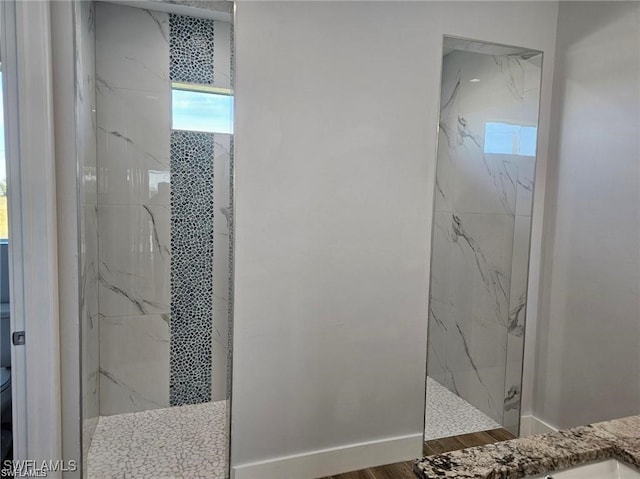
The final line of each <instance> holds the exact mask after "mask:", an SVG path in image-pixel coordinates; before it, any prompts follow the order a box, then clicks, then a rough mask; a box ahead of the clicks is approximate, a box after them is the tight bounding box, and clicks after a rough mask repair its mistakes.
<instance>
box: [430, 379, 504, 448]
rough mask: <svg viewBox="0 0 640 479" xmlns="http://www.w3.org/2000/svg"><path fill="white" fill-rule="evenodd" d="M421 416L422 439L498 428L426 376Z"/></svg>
mask: <svg viewBox="0 0 640 479" xmlns="http://www.w3.org/2000/svg"><path fill="white" fill-rule="evenodd" d="M425 417H426V420H425V426H424V430H425V431H424V440H425V441H430V440H431V439H440V438H443V437H451V436H457V435H459V434H468V433H471V432H478V431H488V430H490V429H497V428H500V427H502V426H501V425H500V424H498V423H497V422H495V421H494V420H493V419H491V418H490V417H489V416H487V415H486V414H484V413H483V412H482V411H480V410H479V409H476V408H475V407H473V406H472V405H471V404H469V403H468V402H467V401H465V400H464V399H462V398H461V397H459V396H458V395H456V394H455V393H452V392H451V391H449V390H448V389H447V388H446V387H444V386H442V385H441V384H440V383H439V382H437V381H436V380H434V379H431V378H430V377H427V411H426V415H425Z"/></svg>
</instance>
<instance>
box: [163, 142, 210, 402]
mask: <svg viewBox="0 0 640 479" xmlns="http://www.w3.org/2000/svg"><path fill="white" fill-rule="evenodd" d="M213 148H214V135H213V134H212V133H202V132H193V131H173V132H172V133H171V341H170V360H169V364H170V381H169V382H170V385H169V388H170V389H169V404H170V405H172V406H180V405H184V404H197V403H201V402H206V401H210V400H211V374H212V366H211V340H212V336H211V335H212V327H213V325H212V320H213Z"/></svg>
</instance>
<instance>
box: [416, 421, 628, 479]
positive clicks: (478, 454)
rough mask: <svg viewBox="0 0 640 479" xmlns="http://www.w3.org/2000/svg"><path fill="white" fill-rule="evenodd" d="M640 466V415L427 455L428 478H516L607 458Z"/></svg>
mask: <svg viewBox="0 0 640 479" xmlns="http://www.w3.org/2000/svg"><path fill="white" fill-rule="evenodd" d="M610 458H612V459H618V460H620V461H623V462H625V463H627V464H630V465H631V466H634V467H636V468H640V416H630V417H627V418H622V419H615V420H613V421H605V422H601V423H596V424H591V425H588V426H579V427H575V428H573V429H566V430H563V431H558V432H552V433H548V434H539V435H535V436H529V437H524V438H518V439H512V440H510V441H505V442H500V443H496V444H489V445H486V446H478V447H472V448H469V449H463V450H460V451H453V452H447V453H444V454H438V455H434V456H427V457H424V458H422V459H420V460H418V461H416V463H415V464H414V467H413V469H414V472H415V473H416V475H417V476H418V477H420V478H422V479H436V478H445V477H446V478H453V477H457V478H465V477H466V478H476V479H515V478H519V477H526V476H531V475H535V474H541V473H545V472H551V471H557V470H560V469H566V468H569V467H573V466H576V465H579V464H584V463H588V462H592V461H598V460H604V459H610Z"/></svg>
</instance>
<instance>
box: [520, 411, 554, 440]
mask: <svg viewBox="0 0 640 479" xmlns="http://www.w3.org/2000/svg"><path fill="white" fill-rule="evenodd" d="M557 430H558V429H557V428H555V427H553V426H552V425H550V424H547V423H546V422H544V421H542V420H540V419H538V418H537V417H535V416H522V417H520V437H526V436H533V435H534V434H546V433H548V432H555V431H557Z"/></svg>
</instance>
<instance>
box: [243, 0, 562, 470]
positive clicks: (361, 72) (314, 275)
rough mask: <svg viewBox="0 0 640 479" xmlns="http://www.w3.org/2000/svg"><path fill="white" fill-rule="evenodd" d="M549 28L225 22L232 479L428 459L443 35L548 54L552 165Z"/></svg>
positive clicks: (363, 21)
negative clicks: (229, 76) (231, 102)
mask: <svg viewBox="0 0 640 479" xmlns="http://www.w3.org/2000/svg"><path fill="white" fill-rule="evenodd" d="M556 17H557V4H556V3H555V2H496V3H491V2H468V3H467V2H406V3H405V2H403V3H399V2H394V3H384V2H371V3H362V2H345V3H336V2H300V3H294V2H251V1H248V2H239V3H238V4H237V5H236V23H235V35H236V37H235V39H236V64H235V65H236V70H235V79H236V82H235V90H236V99H237V100H236V101H237V102H236V136H235V148H236V149H235V165H236V169H235V185H236V193H235V195H236V210H235V214H236V215H235V221H236V243H235V245H236V252H235V295H234V307H235V315H234V380H233V412H232V433H231V438H232V467H233V472H234V474H235V477H236V478H238V479H239V478H256V477H260V478H261V479H268V478H270V477H274V478H276V477H277V478H278V479H283V478H294V477H295V478H296V479H300V478H303V477H313V476H321V475H326V474H331V473H336V472H339V471H340V470H347V469H357V468H359V467H364V466H371V465H375V464H381V463H385V462H387V463H388V462H394V461H398V460H403V459H409V458H412V457H417V456H419V455H420V454H421V442H422V425H423V414H424V412H423V406H424V381H425V357H426V326H427V319H426V318H427V296H428V284H427V278H428V257H429V250H430V236H431V234H430V228H431V214H432V198H433V186H434V185H433V183H434V171H435V156H436V144H435V143H436V126H437V120H438V102H439V101H438V99H439V94H440V88H439V85H440V64H441V52H442V35H443V34H448V35H456V36H462V37H469V38H473V39H478V40H484V41H493V42H499V43H506V44H514V45H518V46H526V47H530V48H533V49H539V50H542V51H544V52H545V67H544V68H543V81H542V104H541V110H540V118H541V125H542V128H541V129H540V148H539V150H540V151H542V152H546V151H547V139H548V130H547V128H546V125H548V119H549V110H550V100H551V99H550V85H551V78H552V68H550V67H548V65H553V56H554V44H555V27H556ZM538 161H539V163H538V164H539V167H538V173H537V175H538V179H540V178H544V175H545V174H546V169H545V167H546V158H545V157H543V155H541V157H540V158H539V159H538ZM543 186H544V181H540V180H539V183H538V192H537V197H536V205H535V206H534V225H533V238H534V240H533V241H534V245H537V246H534V250H533V255H534V257H536V256H535V255H538V256H537V257H536V258H538V260H539V250H540V247H539V243H535V241H536V238H537V239H538V242H539V236H540V221H539V220H538V219H537V218H538V217H539V215H540V213H541V205H542V201H543V199H544V195H543V194H540V191H541V190H540V189H539V188H540V187H543ZM537 271H538V270H537V269H536V268H535V265H534V267H533V268H532V274H533V275H534V276H535V275H536V274H537ZM536 284H537V282H535V281H534V284H533V287H532V289H534V290H535V285H536ZM534 293H535V291H534ZM381 443H382V444H384V445H385V448H380V449H378V446H379V445H380V444H381ZM354 445H356V446H357V447H355V448H354V449H353V453H352V454H351V455H350V457H349V459H348V460H347V461H342V460H341V461H338V460H334V459H335V458H337V457H338V455H339V450H340V449H341V448H346V447H349V446H354ZM385 450H386V451H388V452H387V453H386V454H384V453H382V452H380V451H385ZM291 456H296V457H291Z"/></svg>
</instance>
